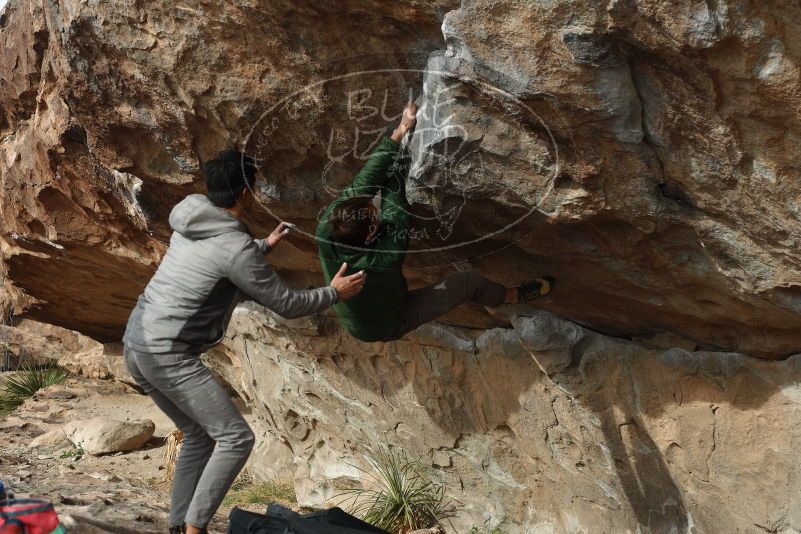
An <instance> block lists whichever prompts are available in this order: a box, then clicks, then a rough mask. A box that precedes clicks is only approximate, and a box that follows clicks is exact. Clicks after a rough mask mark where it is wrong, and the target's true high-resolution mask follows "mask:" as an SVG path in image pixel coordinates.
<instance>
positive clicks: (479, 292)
mask: <svg viewBox="0 0 801 534" xmlns="http://www.w3.org/2000/svg"><path fill="white" fill-rule="evenodd" d="M505 298H506V287H504V286H502V285H501V284H496V283H495V282H493V281H491V280H488V279H487V278H485V277H483V276H481V275H480V274H476V273H470V272H460V273H453V274H451V275H449V276H448V277H447V278H445V280H442V281H441V282H437V283H436V284H432V285H430V286H425V287H421V288H420V289H413V290H411V291H409V292H408V293H407V294H406V303H405V304H404V309H403V317H401V322H400V325H398V329H397V330H396V331H395V334H394V335H392V336H391V337H390V338H389V339H388V340H387V341H391V340H395V339H400V338H402V337H403V336H404V335H406V334H407V333H409V332H411V331H412V330H414V329H416V328H417V327H419V326H422V325H424V324H426V323H429V322H431V321H433V320H434V319H436V318H438V317H440V316H442V315H445V314H446V313H448V312H449V311H451V310H452V309H454V308H456V307H457V306H459V305H460V304H462V303H464V302H475V303H476V304H481V305H483V306H492V307H495V306H500V305H501V304H503V302H504V300H505Z"/></svg>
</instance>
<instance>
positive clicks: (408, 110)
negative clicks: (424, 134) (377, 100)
mask: <svg viewBox="0 0 801 534" xmlns="http://www.w3.org/2000/svg"><path fill="white" fill-rule="evenodd" d="M415 123H417V104H415V103H414V102H409V103H408V104H406V107H405V108H403V116H402V117H401V121H400V124H399V125H398V127H397V128H395V131H394V132H392V136H391V139H392V140H393V141H395V142H396V143H400V142H401V139H403V136H404V135H406V132H408V131H409V130H411V129H412V128H414V125H415Z"/></svg>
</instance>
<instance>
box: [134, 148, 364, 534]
mask: <svg viewBox="0 0 801 534" xmlns="http://www.w3.org/2000/svg"><path fill="white" fill-rule="evenodd" d="M203 177H204V179H205V181H206V185H207V189H208V192H207V194H206V195H190V196H188V197H187V198H186V199H184V200H183V201H181V202H180V203H179V204H178V205H177V206H175V208H174V209H173V210H172V213H171V214H170V225H171V226H172V229H173V234H172V237H171V239H170V246H169V248H168V249H167V253H166V254H165V256H164V259H163V260H162V262H161V265H159V268H158V270H157V271H156V273H155V274H154V275H153V278H152V279H151V280H150V282H149V283H148V285H147V287H146V288H145V290H144V293H142V295H141V296H140V297H139V301H138V303H137V304H136V307H135V308H134V310H133V312H132V313H131V316H130V318H129V319H128V326H127V328H126V330H125V336H124V337H123V342H124V347H125V349H124V354H125V362H126V364H127V367H128V370H129V371H130V373H131V375H132V376H133V378H134V380H135V381H136V382H137V384H139V386H140V387H141V388H142V389H143V390H144V391H145V392H146V393H147V394H148V395H150V397H151V398H152V399H153V402H154V403H155V404H156V405H157V406H158V407H159V408H160V409H161V410H162V411H163V412H164V413H165V414H167V416H169V418H170V419H172V421H173V422H174V423H175V425H176V426H177V427H178V429H179V430H180V431H181V432H183V446H182V449H181V452H180V454H179V456H178V461H177V464H176V466H175V475H174V480H173V487H172V503H171V506H170V532H171V533H184V532H186V533H189V534H194V533H197V532H205V529H206V526H207V525H208V523H209V521H210V520H211V518H212V516H213V515H214V513H215V512H216V511H217V508H218V507H219V506H220V503H221V502H222V500H223V497H225V494H226V493H227V492H228V488H229V487H230V486H231V484H232V483H233V481H234V479H235V478H236V476H237V474H238V473H239V471H240V470H241V469H242V466H244V465H245V461H246V460H247V458H248V456H249V455H250V451H251V449H252V447H253V442H254V436H253V432H252V431H251V429H250V427H249V426H248V424H247V423H246V422H245V420H244V419H243V418H242V416H241V415H240V413H239V411H238V410H237V408H236V407H235V406H234V403H233V402H231V398H230V396H229V394H228V393H227V392H226V391H225V389H223V387H222V386H221V385H220V384H218V383H217V381H216V380H215V378H214V376H213V375H212V373H211V372H210V371H209V369H208V368H206V367H205V366H204V365H203V363H202V362H201V360H200V354H201V353H202V352H204V351H205V350H207V349H208V348H210V347H212V346H213V345H215V344H217V343H219V342H220V341H221V340H222V338H223V336H224V334H225V330H226V327H227V325H228V321H229V320H230V318H231V314H232V312H233V309H234V307H235V306H236V304H237V302H238V301H239V300H240V298H239V297H240V296H245V297H249V298H251V299H253V300H255V301H256V302H258V303H260V304H262V305H264V306H266V307H267V308H269V309H271V310H273V311H274V312H276V313H277V314H279V315H281V316H284V317H300V316H303V315H309V314H313V313H317V312H319V311H322V310H324V309H326V308H328V307H329V306H331V305H332V304H334V303H336V302H344V301H346V300H348V299H350V298H352V297H353V296H354V295H356V294H357V293H358V292H359V291H360V290H361V288H362V286H363V285H364V281H365V276H364V273H361V272H359V273H355V274H351V275H347V276H346V275H345V274H344V272H345V266H344V265H343V266H342V267H341V268H339V269H338V272H336V273H334V274H333V276H332V277H331V278H330V284H329V286H328V287H322V288H317V289H311V290H298V289H292V288H289V287H287V286H286V285H285V284H284V282H283V281H282V280H281V278H279V277H278V275H277V274H276V273H275V271H273V269H272V268H271V267H270V265H269V264H268V263H267V262H266V260H265V257H264V255H265V254H267V253H268V252H270V251H272V250H273V249H274V248H275V247H276V246H277V245H278V244H279V243H280V241H281V239H282V238H283V237H284V235H286V233H287V231H288V228H290V227H291V225H288V224H287V223H281V224H280V225H278V227H277V228H276V229H275V231H274V232H273V233H272V234H270V236H268V237H267V238H266V239H254V238H253V237H252V236H251V234H250V232H249V231H248V228H247V226H246V225H245V223H244V222H243V217H244V214H245V213H246V211H247V208H248V207H250V205H251V204H252V202H253V196H252V195H253V193H252V188H253V185H254V183H255V178H256V167H255V165H254V162H253V160H252V159H251V158H250V157H248V156H244V155H243V154H242V153H240V152H238V151H235V150H228V151H225V152H222V153H221V154H220V155H218V156H217V158H215V159H213V160H211V161H208V162H207V163H206V164H205V165H204V166H203Z"/></svg>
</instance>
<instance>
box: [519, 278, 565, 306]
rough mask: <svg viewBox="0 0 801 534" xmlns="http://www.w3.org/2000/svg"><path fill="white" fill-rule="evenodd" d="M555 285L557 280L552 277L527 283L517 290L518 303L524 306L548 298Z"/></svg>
mask: <svg viewBox="0 0 801 534" xmlns="http://www.w3.org/2000/svg"><path fill="white" fill-rule="evenodd" d="M555 284H556V280H554V278H553V277H552V276H543V277H542V278H537V279H536V280H532V281H531V282H526V283H525V284H523V285H521V286H519V287H518V288H517V303H518V304H523V303H524V302H528V301H530V300H535V299H541V298H543V297H547V296H548V295H549V294H550V293H551V291H553V286H554V285H555Z"/></svg>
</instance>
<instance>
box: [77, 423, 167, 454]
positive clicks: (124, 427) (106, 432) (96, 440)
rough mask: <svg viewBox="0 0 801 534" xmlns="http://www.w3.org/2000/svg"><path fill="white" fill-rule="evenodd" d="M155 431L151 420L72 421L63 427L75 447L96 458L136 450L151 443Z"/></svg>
mask: <svg viewBox="0 0 801 534" xmlns="http://www.w3.org/2000/svg"><path fill="white" fill-rule="evenodd" d="M155 430H156V425H155V424H153V421H150V420H149V419H146V420H143V421H117V420H115V419H111V418H109V417H95V418H92V419H86V420H83V421H71V422H69V423H67V424H66V425H64V428H63V432H64V434H65V435H66V436H67V438H68V439H69V440H70V441H71V442H72V443H73V444H74V445H75V446H76V447H78V448H81V449H83V450H85V451H86V452H88V453H89V454H93V455H95V456H99V455H102V454H112V453H115V452H128V451H133V450H136V449H138V448H140V447H142V446H143V445H144V444H145V443H147V442H148V441H150V438H152V437H153V432H154V431H155Z"/></svg>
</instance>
